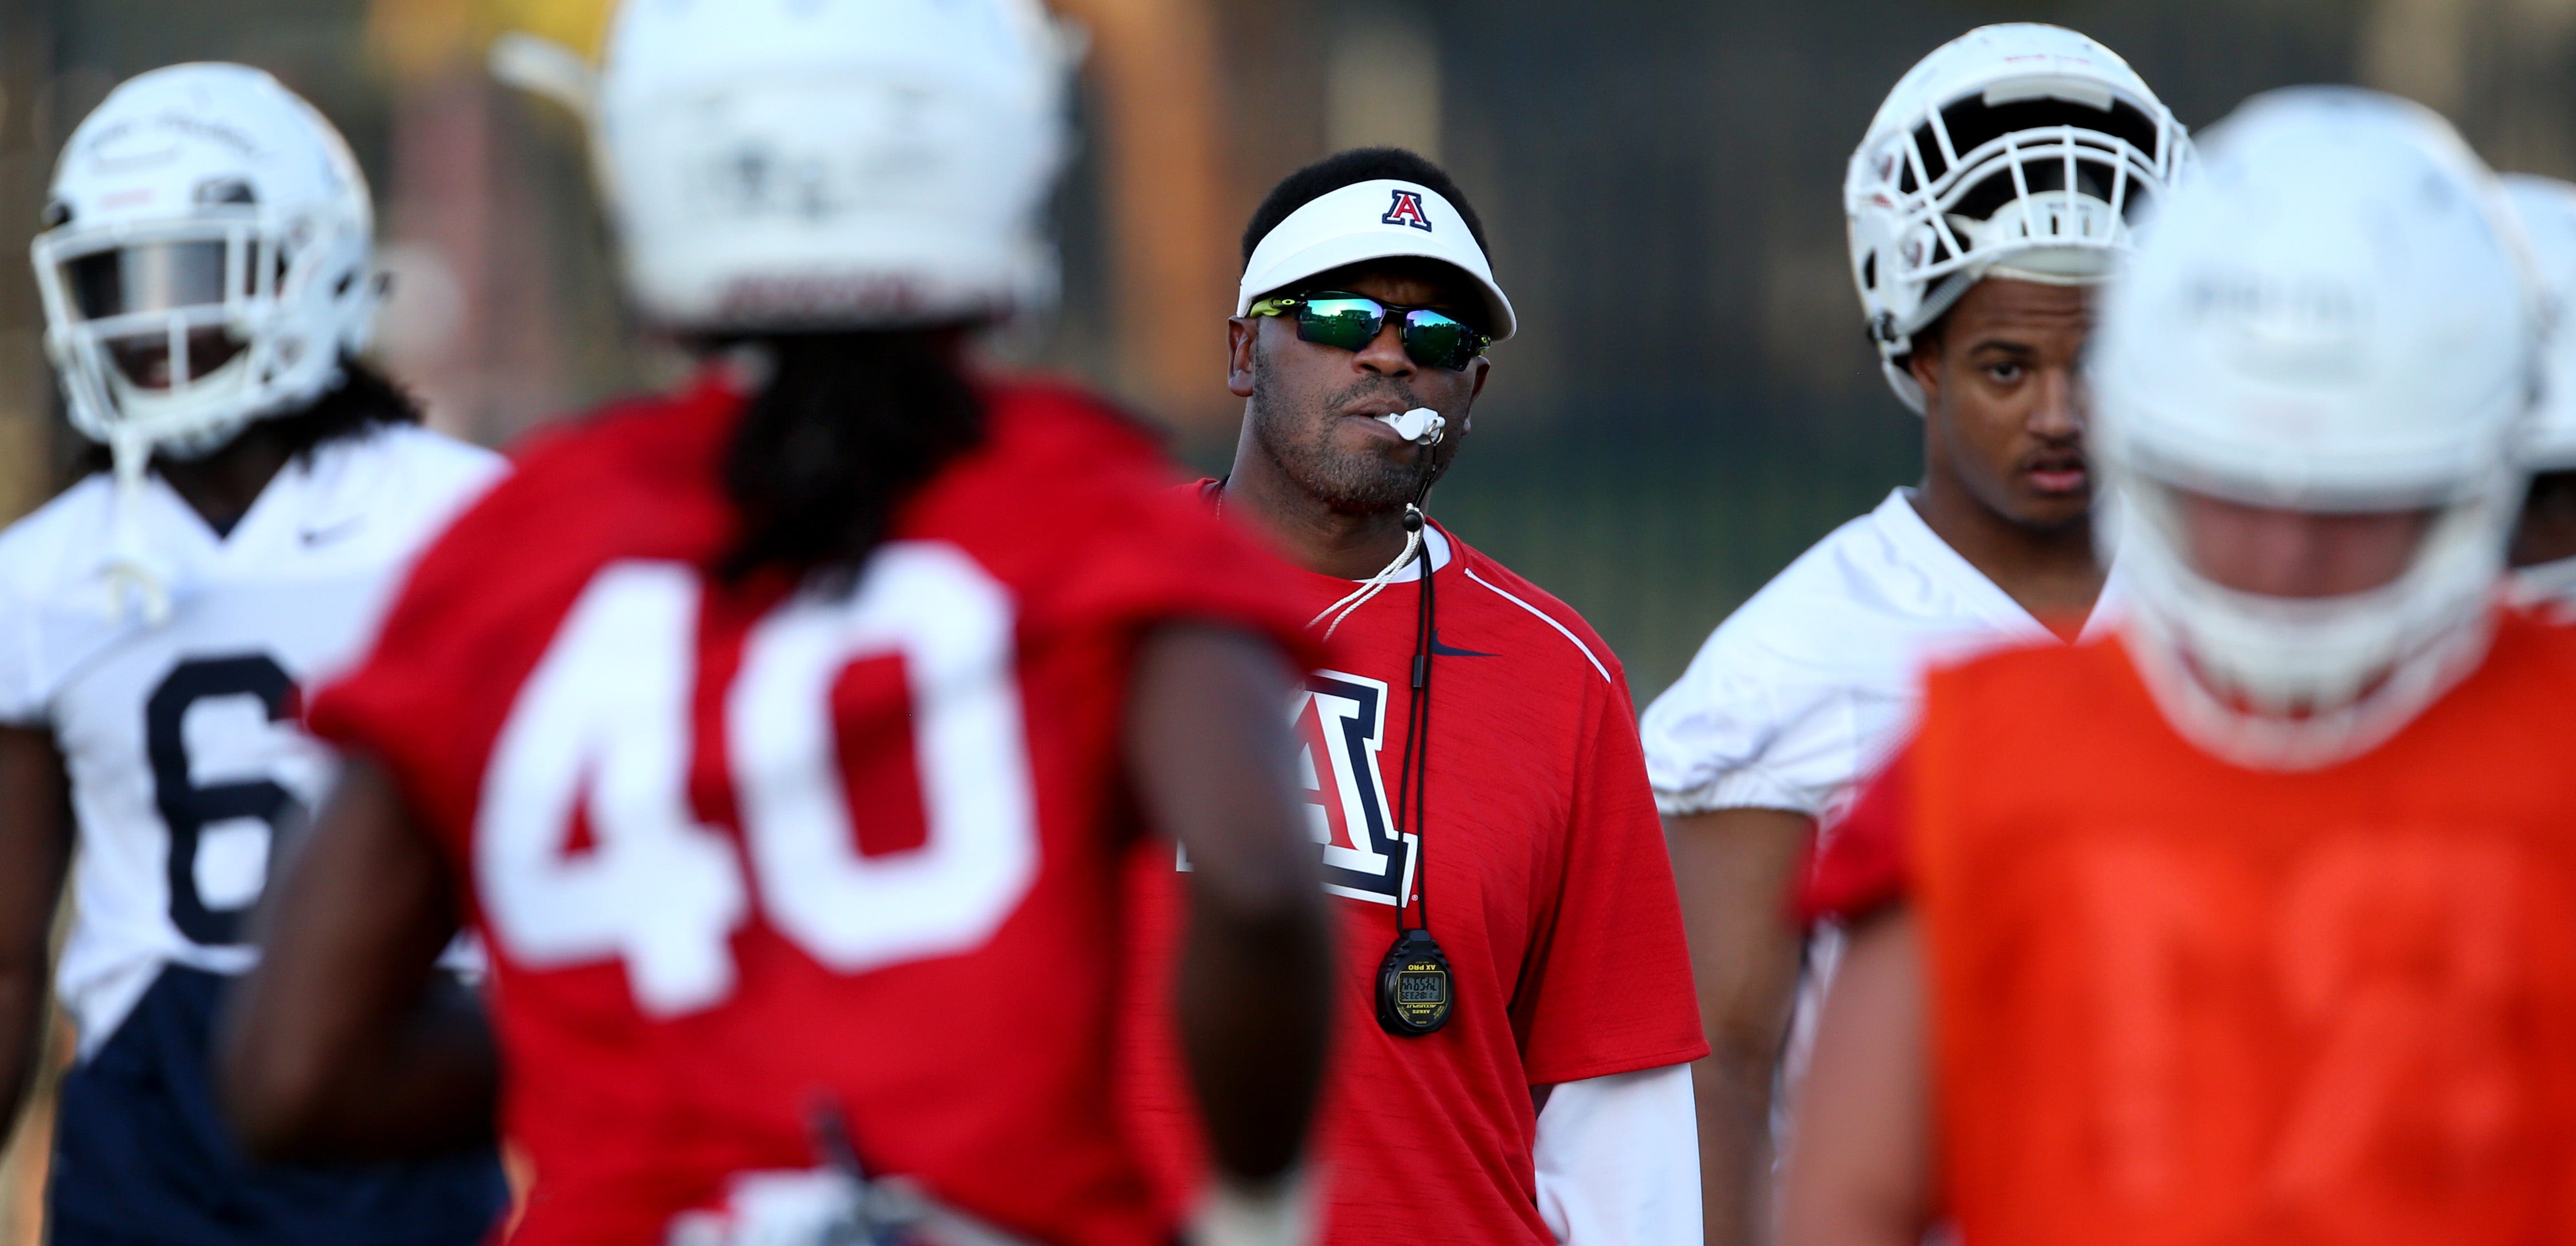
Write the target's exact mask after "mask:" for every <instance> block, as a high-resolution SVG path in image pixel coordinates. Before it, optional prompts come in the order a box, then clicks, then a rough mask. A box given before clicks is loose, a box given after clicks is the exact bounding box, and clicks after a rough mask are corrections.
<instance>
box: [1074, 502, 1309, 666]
mask: <svg viewBox="0 0 2576 1246" xmlns="http://www.w3.org/2000/svg"><path fill="white" fill-rule="evenodd" d="M1101 531H1103V532H1104V533H1107V534H1109V535H1107V536H1105V537H1104V538H1103V539H1101V540H1098V541H1093V542H1090V543H1089V544H1088V545H1087V546H1086V547H1085V549H1084V551H1083V556H1082V557H1081V558H1079V559H1078V560H1073V565H1071V566H1069V567H1067V568H1066V574H1065V577H1064V579H1063V580H1061V581H1060V582H1059V583H1058V585H1057V590H1058V591H1057V593H1056V595H1055V596H1054V597H1053V601H1054V604H1055V607H1056V609H1058V610H1060V611H1062V612H1064V614H1063V616H1061V617H1068V618H1073V619H1080V620H1082V621H1084V622H1086V623H1089V624H1093V625H1097V626H1104V627H1111V628H1117V627H1122V626H1150V625H1152V624H1155V623H1160V622H1166V621H1171V620H1192V621H1197V622H1204V623H1214V624H1219V625H1222V626H1228V627H1236V628H1241V629H1243V630H1245V631H1249V632H1253V633H1255V634H1257V635H1260V636H1263V637H1266V638H1268V639H1269V640H1270V641H1271V642H1272V643H1274V644H1276V645H1278V646H1279V648H1280V650H1281V652H1282V655H1283V656H1285V657H1286V658H1287V659H1288V661H1289V662H1290V663H1291V664H1292V665H1294V666H1295V667H1296V668H1297V669H1299V670H1311V669H1314V668H1316V667H1319V666H1328V665H1330V664H1331V663H1330V661H1329V660H1328V655H1327V651H1326V650H1325V649H1324V647H1323V645H1322V642H1321V641H1319V640H1318V639H1317V637H1316V635H1315V633H1314V632H1312V631H1310V630H1309V629H1308V628H1307V627H1306V620H1307V617H1308V616H1309V615H1310V614H1311V613H1312V611H1310V610H1308V609H1307V608H1305V606H1304V605H1303V602H1304V598H1303V597H1302V596H1300V595H1299V594H1298V592H1297V589H1296V584H1295V580H1294V578H1293V573H1292V572H1291V570H1290V568H1289V567H1288V566H1287V564H1285V563H1283V562H1281V561H1280V560H1279V558H1278V557H1277V556H1276V555H1273V554H1272V553H1271V552H1270V551H1269V550H1267V549H1265V548H1263V547H1262V545H1261V544H1260V543H1259V542H1258V541H1257V540H1256V539H1255V538H1254V537H1253V536H1252V535H1251V534H1249V533H1246V532H1244V531H1242V530H1240V528H1239V527H1238V525H1236V524H1235V523H1233V522H1231V521H1229V520H1227V519H1226V518H1224V517H1223V516H1221V515H1220V514H1218V513H1217V512H1216V511H1215V510H1214V509H1213V508H1211V507H1209V506H1207V505H1205V504H1204V503H1202V502H1200V501H1198V500H1197V499H1196V498H1195V497H1193V496H1190V495H1188V494H1186V493H1185V492H1183V491H1180V490H1174V489H1171V488H1168V487H1159V486H1158V487H1154V488H1151V489H1139V490H1137V491H1135V492H1132V493H1129V494H1126V495H1125V496H1123V497H1122V498H1121V499H1120V500H1119V504H1118V506H1117V508H1116V512H1115V514H1114V515H1113V516H1111V517H1110V518H1109V520H1108V521H1107V522H1105V523H1103V524H1102V525H1101Z"/></svg>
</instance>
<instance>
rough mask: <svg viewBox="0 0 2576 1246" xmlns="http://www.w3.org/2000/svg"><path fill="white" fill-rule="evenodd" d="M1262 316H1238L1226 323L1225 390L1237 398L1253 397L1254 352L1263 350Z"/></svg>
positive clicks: (1264, 317) (1265, 318)
mask: <svg viewBox="0 0 2576 1246" xmlns="http://www.w3.org/2000/svg"><path fill="white" fill-rule="evenodd" d="M1269 319H1273V317H1269V316H1262V317H1259V318H1255V317H1252V316H1236V317H1234V318H1233V319H1231V320H1228V321H1226V322H1225V356H1226V364H1225V388H1226V390H1227V392H1229V393H1232V394H1233V395H1234V396H1235V397H1237V398H1250V397H1251V396H1252V352H1254V351H1256V350H1259V349H1260V348H1261V322H1262V321H1263V320H1269Z"/></svg>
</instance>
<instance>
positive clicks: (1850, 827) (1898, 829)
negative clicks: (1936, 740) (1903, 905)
mask: <svg viewBox="0 0 2576 1246" xmlns="http://www.w3.org/2000/svg"><path fill="white" fill-rule="evenodd" d="M1913 768H1914V748H1913V746H1912V745H1907V746H1906V747H1905V748H1903V749H1900V750H1898V752H1897V754H1896V756H1895V757H1894V758H1892V759H1890V760H1889V761H1888V763H1887V767H1886V768H1885V769H1883V770H1881V771H1879V772H1878V777H1876V778H1874V779H1871V780H1870V781H1869V783H1868V785H1867V786H1865V787H1863V788H1862V789H1861V793H1860V799H1858V800H1856V801H1854V802H1852V807H1851V808H1850V809H1849V810H1848V811H1846V812H1845V813H1844V814H1843V816H1842V817H1841V818H1840V819H1838V820H1836V821H1835V822H1834V823H1833V824H1832V825H1831V826H1828V827H1826V828H1825V833H1824V835H1823V836H1822V837H1821V838H1822V841H1823V842H1822V844H1821V846H1820V847H1819V848H1818V849H1817V851H1816V861H1815V866H1814V868H1813V869H1811V870H1810V871H1808V874H1807V878H1806V882H1805V884H1804V886H1803V887H1802V888H1801V889H1800V892H1799V894H1798V896H1797V897H1796V910H1797V915H1798V918H1799V921H1800V923H1801V924H1808V923H1813V922H1816V921H1819V920H1822V919H1827V918H1830V919H1833V920H1835V921H1842V922H1850V921H1855V920H1858V919H1860V918H1863V917H1867V916H1869V915H1870V914H1872V913H1874V912H1877V911H1878V910H1879V909H1882V908H1885V907H1887V906H1888V905H1891V904H1897V903H1900V902H1902V901H1903V900H1904V899H1905V892H1906V885H1907V882H1908V879H1907V877H1906V876H1907V875H1908V874H1909V873H1910V872H1911V870H1910V868H1909V865H1908V862H1907V861H1906V847H1905V844H1906V838H1905V831H1906V826H1905V820H1906V815H1907V813H1908V811H1909V807H1910V806H1911V804H1912V800H1913V783H1914V781H1913Z"/></svg>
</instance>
